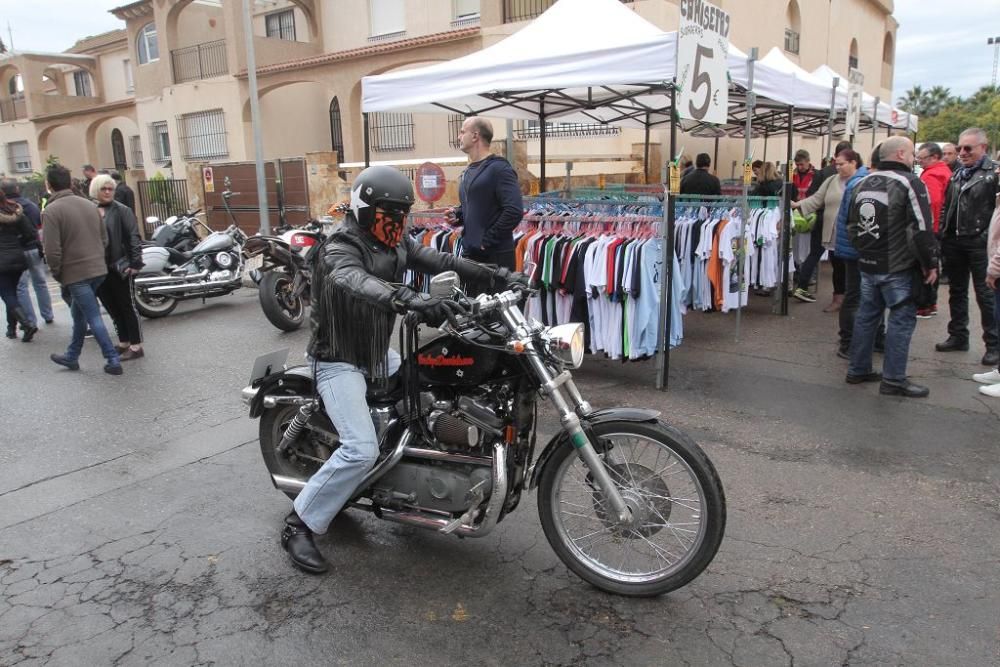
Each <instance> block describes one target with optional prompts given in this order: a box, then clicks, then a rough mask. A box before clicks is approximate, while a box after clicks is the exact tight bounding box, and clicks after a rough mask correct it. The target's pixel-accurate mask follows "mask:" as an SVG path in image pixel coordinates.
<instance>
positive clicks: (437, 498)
mask: <svg viewBox="0 0 1000 667" xmlns="http://www.w3.org/2000/svg"><path fill="white" fill-rule="evenodd" d="M421 405H422V406H424V410H423V417H422V418H423V419H424V423H425V424H426V426H427V431H428V432H429V433H430V434H431V435H432V436H433V441H430V442H424V443H423V444H421V445H418V447H419V448H432V449H435V450H438V451H441V452H447V453H449V454H456V455H462V456H465V457H466V460H468V461H470V462H469V463H465V462H453V461H447V460H431V459H423V460H422V459H418V458H405V459H404V460H403V461H401V462H400V463H398V464H396V465H395V466H394V467H393V468H392V469H390V470H389V472H387V473H386V474H385V476H383V477H382V478H381V479H380V480H378V481H377V482H376V483H375V485H374V487H373V498H374V500H375V501H376V502H378V503H379V504H383V505H387V506H393V505H404V506H409V507H414V508H419V509H423V510H431V511H437V512H448V513H455V512H464V511H465V510H467V509H468V508H469V505H470V503H471V502H472V500H473V498H474V497H475V496H476V494H478V493H481V494H482V495H481V496H480V497H481V498H487V497H489V494H490V491H491V489H492V471H491V468H490V463H489V461H490V459H489V458H487V457H488V456H489V454H490V452H489V447H490V443H491V442H493V441H494V440H495V439H496V438H498V437H501V435H502V433H503V428H502V424H503V421H502V419H501V418H500V417H499V416H497V408H496V406H495V405H493V404H492V403H491V402H490V400H489V398H488V397H487V396H459V397H444V396H435V395H434V394H431V393H430V392H424V393H422V394H421ZM374 412H375V411H374V410H373V415H372V417H373V420H375V421H376V429H377V430H380V429H379V427H380V425H381V423H382V422H383V420H382V418H381V417H382V415H376V414H374ZM477 459H478V460H479V461H481V462H482V463H481V464H480V463H472V461H476V460H477ZM473 488H475V489H476V492H475V493H474V492H473Z"/></svg>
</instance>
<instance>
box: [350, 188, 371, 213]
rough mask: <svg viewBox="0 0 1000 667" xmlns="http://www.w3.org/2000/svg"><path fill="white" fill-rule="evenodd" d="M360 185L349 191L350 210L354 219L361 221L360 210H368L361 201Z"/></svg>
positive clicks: (366, 204) (366, 205) (365, 204)
mask: <svg viewBox="0 0 1000 667" xmlns="http://www.w3.org/2000/svg"><path fill="white" fill-rule="evenodd" d="M362 185H363V184H362V183H358V186H357V187H356V188H354V189H353V190H351V210H352V211H353V212H354V217H355V219H358V220H360V219H361V209H363V208H368V207H369V204H368V203H367V202H365V201H364V200H363V199H361V186H362Z"/></svg>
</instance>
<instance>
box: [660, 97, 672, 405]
mask: <svg viewBox="0 0 1000 667" xmlns="http://www.w3.org/2000/svg"><path fill="white" fill-rule="evenodd" d="M676 105H677V82H676V81H675V82H673V83H671V85H670V155H669V156H668V158H667V162H668V164H669V163H670V162H671V161H673V159H674V158H675V157H676V153H677V113H676V109H675V107H676ZM666 176H667V177H666V178H665V179H664V183H663V218H664V222H665V223H666V224H664V225H663V230H662V236H661V240H660V244H661V248H662V250H661V252H660V257H661V263H662V265H663V266H662V268H661V271H662V273H661V275H662V276H663V279H662V280H660V316H659V317H658V318H657V329H658V331H657V338H656V340H657V341H658V346H659V352H660V353H659V354H658V355H656V388H657V389H659V390H660V391H665V390H666V389H667V384H668V383H669V382H670V333H671V328H672V325H673V321H672V318H671V314H672V311H673V305H674V303H673V294H674V289H673V288H674V262H673V259H674V221H675V216H676V211H674V198H673V195H674V194H675V193H672V192H670V180H671V178H670V168H669V167H668V168H667V174H666Z"/></svg>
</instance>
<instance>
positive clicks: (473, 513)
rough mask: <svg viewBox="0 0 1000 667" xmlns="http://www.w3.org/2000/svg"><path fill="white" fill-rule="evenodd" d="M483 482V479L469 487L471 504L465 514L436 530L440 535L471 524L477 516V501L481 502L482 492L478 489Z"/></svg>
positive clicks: (449, 533) (484, 481) (448, 533)
mask: <svg viewBox="0 0 1000 667" xmlns="http://www.w3.org/2000/svg"><path fill="white" fill-rule="evenodd" d="M483 484H486V480H485V479H484V480H483V481H481V482H479V484H476V485H475V486H474V487H472V488H471V489H469V495H471V496H472V504H471V505H470V506H469V509H468V510H467V511H466V512H465V514H463V515H462V516H460V517H458V518H457V519H455V520H454V521H452V522H451V523H449V524H448V525H447V526H444V527H443V528H441V529H440V530H439V531H438V532H439V533H441V534H442V535H451V534H452V533H454V532H455V531H456V530H458V529H459V528H461V527H462V526H463V525H472V522H473V521H475V520H476V518H477V517H478V516H479V503H481V502H483V492H482V491H481V490H480V487H482V486H483Z"/></svg>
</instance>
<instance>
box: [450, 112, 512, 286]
mask: <svg viewBox="0 0 1000 667" xmlns="http://www.w3.org/2000/svg"><path fill="white" fill-rule="evenodd" d="M492 141H493V126H492V125H491V124H490V122H489V121H488V120H486V119H485V118H478V117H476V116H473V117H471V118H466V119H465V122H463V123H462V129H461V130H460V131H459V133H458V145H459V148H460V149H461V151H462V152H463V153H465V154H466V155H468V156H469V166H468V167H466V168H465V171H463V172H462V176H461V178H460V179H459V183H458V199H459V201H460V202H461V205H460V206H458V207H456V208H453V209H450V217H451V219H452V220H453V221H454V222H455V223H456V224H459V225H462V226H463V227H464V231H463V233H462V255H463V256H464V257H468V258H469V259H471V260H474V261H476V262H486V263H489V264H496V265H497V266H502V267H505V268H508V269H511V270H513V269H514V234H513V232H514V228H515V227H517V225H518V223H520V222H521V217H522V216H523V215H524V208H523V207H524V202H523V200H522V198H521V187H520V185H518V182H517V172H515V171H514V168H513V167H512V166H511V165H510V163H509V162H507V160H505V159H503V158H502V157H500V156H499V155H493V154H492V153H490V144H491V143H492ZM480 287H481V286H480ZM472 291H473V292H478V291H481V290H480V289H473V290H472Z"/></svg>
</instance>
